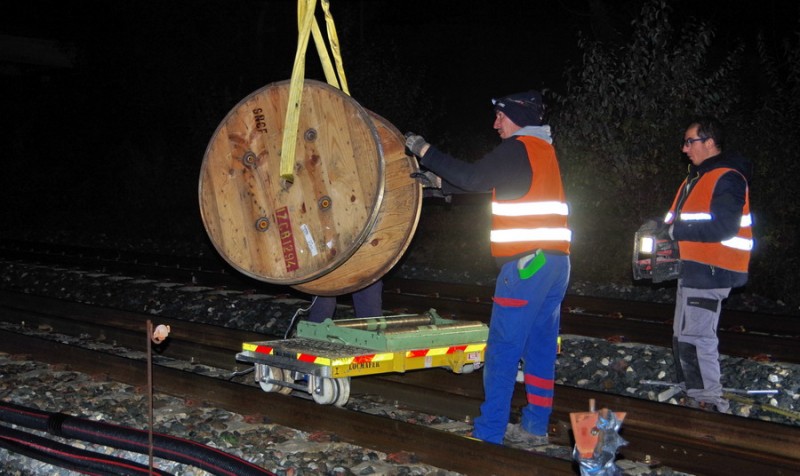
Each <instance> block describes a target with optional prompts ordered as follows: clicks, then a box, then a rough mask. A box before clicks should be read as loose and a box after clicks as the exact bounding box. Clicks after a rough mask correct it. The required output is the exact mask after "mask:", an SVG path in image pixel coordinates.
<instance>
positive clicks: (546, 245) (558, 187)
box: [490, 136, 572, 257]
mask: <svg viewBox="0 0 800 476" xmlns="http://www.w3.org/2000/svg"><path fill="white" fill-rule="evenodd" d="M517 140H519V141H521V142H522V143H523V144H524V145H525V149H526V151H527V153H528V160H529V161H530V164H531V170H532V171H533V180H532V181H531V186H530V188H529V189H528V191H527V192H526V193H525V195H524V196H522V197H520V198H516V199H513V200H499V199H498V198H497V194H496V191H495V190H492V232H491V237H490V239H491V244H492V256H494V257H508V256H515V255H517V254H520V253H524V252H532V251H535V250H537V249H540V248H541V249H544V250H553V251H561V252H564V253H567V254H568V253H569V244H570V241H572V231H571V230H570V229H569V228H568V226H567V216H568V215H569V206H568V205H567V203H566V200H565V198H564V188H563V186H562V184H561V171H560V170H559V168H558V160H557V159H556V153H555V149H553V146H552V145H550V144H548V143H547V142H545V141H543V140H541V139H538V138H535V137H529V136H518V137H517Z"/></svg>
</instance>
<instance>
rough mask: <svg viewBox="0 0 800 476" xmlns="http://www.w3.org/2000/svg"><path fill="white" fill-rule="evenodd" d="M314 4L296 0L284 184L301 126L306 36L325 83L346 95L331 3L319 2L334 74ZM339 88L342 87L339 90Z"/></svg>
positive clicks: (288, 178) (291, 172)
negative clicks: (311, 40) (313, 47)
mask: <svg viewBox="0 0 800 476" xmlns="http://www.w3.org/2000/svg"><path fill="white" fill-rule="evenodd" d="M316 2H317V0H297V22H298V30H299V34H298V38H297V52H296V53H295V56H294V68H293V69H292V79H291V82H290V83H289V103H288V106H287V107H286V120H285V121H284V129H283V142H282V143H281V167H280V173H281V178H282V179H283V180H286V181H287V182H293V181H294V164H295V154H296V148H297V129H298V126H299V123H300V105H301V104H302V101H303V80H304V77H305V69H306V68H305V55H306V49H307V47H308V36H309V34H310V33H313V35H314V44H315V45H316V47H317V53H318V54H319V59H320V61H321V62H322V69H323V71H324V72H325V79H326V81H327V82H328V84H330V85H331V86H333V87H335V88H338V89H341V90H342V91H344V93H345V94H347V95H349V94H350V91H349V90H348V88H347V80H346V79H345V76H344V65H343V64H342V55H341V51H340V49H339V37H338V36H337V35H336V25H335V24H334V22H333V16H332V15H331V11H330V1H329V0H320V4H321V5H322V10H323V11H324V13H325V25H326V27H327V28H326V29H327V32H328V42H329V43H330V48H331V51H332V52H333V58H334V61H335V62H336V71H338V73H339V76H338V78H337V76H336V73H335V72H334V70H333V66H332V64H331V59H330V56H329V55H328V49H327V45H326V44H325V40H324V39H323V37H322V32H321V31H320V29H319V25H318V24H317V19H316V17H315V16H314V10H315V7H316ZM340 84H341V86H340Z"/></svg>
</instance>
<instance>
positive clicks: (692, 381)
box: [673, 342, 705, 389]
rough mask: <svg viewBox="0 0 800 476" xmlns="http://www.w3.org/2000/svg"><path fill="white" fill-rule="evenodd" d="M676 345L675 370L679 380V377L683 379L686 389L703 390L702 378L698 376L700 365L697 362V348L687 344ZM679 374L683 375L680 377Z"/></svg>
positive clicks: (679, 343)
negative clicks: (676, 358)
mask: <svg viewBox="0 0 800 476" xmlns="http://www.w3.org/2000/svg"><path fill="white" fill-rule="evenodd" d="M677 344H678V345H677V350H678V352H677V354H678V355H677V357H678V360H677V363H678V365H677V366H676V368H678V369H679V370H678V378H679V380H682V379H681V377H683V378H684V379H685V381H686V388H687V389H689V388H694V389H701V388H705V386H704V385H703V376H702V375H700V363H699V362H698V361H697V347H695V346H694V344H689V343H687V342H678V343H677ZM673 349H674V343H673ZM681 373H682V374H683V375H681Z"/></svg>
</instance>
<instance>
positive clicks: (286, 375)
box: [275, 369, 292, 395]
mask: <svg viewBox="0 0 800 476" xmlns="http://www.w3.org/2000/svg"><path fill="white" fill-rule="evenodd" d="M276 370H279V371H280V372H281V374H280V376H278V374H277V372H276V374H275V378H276V380H282V381H284V382H291V381H292V378H291V377H292V371H291V370H286V369H276ZM276 391H277V392H278V393H280V394H281V395H290V394H291V393H292V387H284V386H283V385H279V386H278V389H277V390H276Z"/></svg>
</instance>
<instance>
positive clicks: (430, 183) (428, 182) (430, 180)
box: [411, 170, 442, 189]
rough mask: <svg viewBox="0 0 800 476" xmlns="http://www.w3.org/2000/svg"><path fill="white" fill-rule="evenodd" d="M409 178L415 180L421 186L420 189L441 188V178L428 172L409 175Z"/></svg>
mask: <svg viewBox="0 0 800 476" xmlns="http://www.w3.org/2000/svg"><path fill="white" fill-rule="evenodd" d="M411 178H413V179H417V181H419V182H420V183H421V184H422V188H438V189H441V188H442V178H441V177H439V176H438V175H436V174H435V173H433V172H431V171H430V170H426V171H425V172H414V173H413V174H411Z"/></svg>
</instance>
